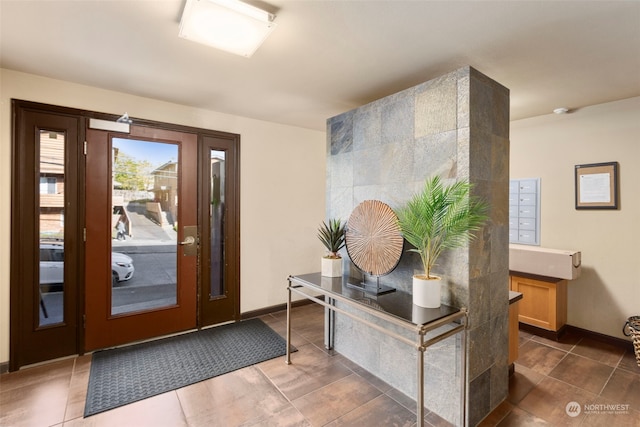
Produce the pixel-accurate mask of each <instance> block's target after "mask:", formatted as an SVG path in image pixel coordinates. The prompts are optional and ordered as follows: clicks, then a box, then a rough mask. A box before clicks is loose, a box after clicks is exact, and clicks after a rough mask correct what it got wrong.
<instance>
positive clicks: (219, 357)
mask: <svg viewBox="0 0 640 427" xmlns="http://www.w3.org/2000/svg"><path fill="white" fill-rule="evenodd" d="M286 347H287V344H286V340H285V339H284V338H282V337H281V336H280V335H278V334H277V333H276V332H274V331H273V329H271V328H270V327H269V326H267V325H266V324H265V323H264V322H263V321H262V320H260V319H249V320H245V321H242V322H236V323H231V324H228V325H223V326H217V327H213V328H209V329H204V330H200V331H196V332H190V333H187V334H184V335H178V336H173V337H170V338H164V339H160V340H157V341H150V342H145V343H141V344H136V345H131V346H128V347H120V348H114V349H109V350H103V351H98V352H96V353H94V354H93V356H92V359H91V373H90V375H89V388H88V391H87V400H86V403H85V407H84V416H85V417H88V416H90V415H95V414H98V413H100V412H103V411H107V410H109V409H113V408H117V407H118V406H123V405H127V404H129V403H133V402H136V401H138V400H142V399H146V398H148V397H151V396H155V395H158V394H161V393H165V392H167V391H171V390H175V389H178V388H180V387H185V386H187V385H190V384H194V383H197V382H199V381H204V380H206V379H209V378H213V377H215V376H218V375H222V374H226V373H228V372H232V371H235V370H237V369H241V368H244V367H247V366H250V365H253V364H256V363H260V362H263V361H265V360H269V359H273V358H275V357H278V356H283V355H284V354H285V352H286ZM292 351H295V348H294V349H292Z"/></svg>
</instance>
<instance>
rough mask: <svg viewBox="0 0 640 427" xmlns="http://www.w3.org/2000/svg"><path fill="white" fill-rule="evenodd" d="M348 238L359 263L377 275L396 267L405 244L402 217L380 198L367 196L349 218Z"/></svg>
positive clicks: (387, 272)
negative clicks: (371, 198)
mask: <svg viewBox="0 0 640 427" xmlns="http://www.w3.org/2000/svg"><path fill="white" fill-rule="evenodd" d="M345 242H346V247H347V253H348V254H349V257H350V258H351V261H352V262H353V263H354V264H355V266H356V267H357V268H358V269H360V270H361V271H362V272H363V273H365V274H369V275H371V276H376V277H379V276H384V275H386V274H389V273H391V272H392V271H393V270H394V269H395V268H396V266H397V265H398V262H400V257H401V255H402V248H403V246H404V238H403V237H402V233H401V231H400V226H399V225H398V217H397V216H396V214H395V212H394V211H393V210H392V209H391V208H390V207H389V206H388V205H387V204H385V203H383V202H381V201H379V200H365V201H364V202H362V203H360V204H359V205H358V206H356V208H355V209H354V210H353V212H352V213H351V216H350V217H349V221H348V222H347V230H346V233H345Z"/></svg>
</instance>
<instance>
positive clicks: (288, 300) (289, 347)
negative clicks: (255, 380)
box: [285, 280, 291, 365]
mask: <svg viewBox="0 0 640 427" xmlns="http://www.w3.org/2000/svg"><path fill="white" fill-rule="evenodd" d="M287 294H288V298H287V354H286V359H285V363H286V364H287V365H291V280H289V286H288V287H287Z"/></svg>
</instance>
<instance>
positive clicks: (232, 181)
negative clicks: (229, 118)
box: [198, 133, 241, 327]
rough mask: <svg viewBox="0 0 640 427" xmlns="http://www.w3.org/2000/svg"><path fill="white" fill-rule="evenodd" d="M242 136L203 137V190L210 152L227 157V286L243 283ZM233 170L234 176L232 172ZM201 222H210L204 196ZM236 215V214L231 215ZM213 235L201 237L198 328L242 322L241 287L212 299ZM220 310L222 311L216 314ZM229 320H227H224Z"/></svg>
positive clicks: (209, 169)
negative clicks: (230, 321) (221, 323)
mask: <svg viewBox="0 0 640 427" xmlns="http://www.w3.org/2000/svg"><path fill="white" fill-rule="evenodd" d="M239 138H240V137H239V135H221V134H215V133H207V134H202V135H200V141H199V143H200V146H199V151H200V155H199V162H200V166H199V173H198V175H199V177H198V179H199V181H200V185H199V187H200V189H201V191H209V175H210V171H211V158H210V150H211V149H216V150H224V151H225V152H226V153H227V156H228V158H227V159H225V165H228V166H229V167H227V170H226V175H225V176H226V179H225V212H226V214H225V218H226V221H225V224H224V231H223V234H224V236H225V241H224V260H225V264H226V268H225V269H224V283H237V284H239V283H240V216H239V213H240V144H239V142H240V140H239ZM229 171H231V172H232V173H229ZM198 203H199V207H198V211H199V213H198V215H199V218H198V222H199V223H200V224H205V223H206V222H208V221H209V196H208V195H205V194H201V195H200V196H199V197H198ZM229 212H234V213H236V215H229ZM210 237H211V233H208V234H206V235H205V234H204V233H203V235H201V236H200V255H201V256H200V261H201V267H200V268H201V274H200V281H201V285H200V286H199V287H198V291H199V294H198V306H199V307H198V314H199V316H200V317H199V318H198V325H199V327H203V326H210V325H215V324H217V323H220V322H222V321H228V319H229V318H233V320H235V321H239V320H240V319H241V313H240V286H239V285H238V286H234V287H226V289H225V294H224V295H220V296H218V297H215V298H209V293H208V292H206V291H207V290H208V289H209V284H210V278H211V276H210V273H211V269H207V268H206V266H207V265H208V264H209V262H208V260H209V259H210V255H211V250H210V248H211V244H210V240H211V239H210ZM215 309H220V311H219V312H217V313H215V312H213V311H214V310H215ZM224 319H227V320H224Z"/></svg>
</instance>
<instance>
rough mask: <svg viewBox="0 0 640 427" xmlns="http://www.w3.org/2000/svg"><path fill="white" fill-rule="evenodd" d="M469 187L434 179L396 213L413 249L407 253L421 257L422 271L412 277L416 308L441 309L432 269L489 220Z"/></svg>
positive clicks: (439, 287)
mask: <svg viewBox="0 0 640 427" xmlns="http://www.w3.org/2000/svg"><path fill="white" fill-rule="evenodd" d="M471 188H472V185H471V184H470V183H469V182H468V181H466V180H462V181H456V182H454V183H453V184H451V185H444V184H443V183H442V181H441V179H440V177H439V176H433V177H432V178H429V179H427V180H426V182H425V186H424V188H423V190H422V191H421V192H419V193H416V194H414V195H413V197H412V198H411V199H410V200H409V201H408V202H407V204H406V205H405V206H403V207H401V208H400V209H399V210H398V212H397V214H398V222H399V224H400V229H401V230H402V234H403V235H404V238H405V239H406V240H407V241H408V242H409V243H410V244H411V245H413V246H414V248H413V249H409V251H411V252H416V253H418V254H419V255H420V260H421V261H422V267H423V271H424V273H422V274H415V275H414V276H413V303H414V304H415V305H418V306H420V307H429V308H437V307H440V294H441V278H440V277H438V276H434V275H433V274H432V268H433V266H434V265H435V263H436V261H437V259H438V257H439V256H440V255H441V254H442V252H443V251H444V250H446V249H454V248H458V247H462V246H464V245H466V244H467V242H468V241H469V240H470V239H473V238H474V237H475V236H474V232H475V231H477V230H478V229H480V227H482V225H483V224H484V222H485V221H486V220H487V219H488V216H487V215H486V212H487V210H488V206H487V204H486V203H484V202H483V201H481V200H479V199H477V198H474V197H471V196H470V191H471Z"/></svg>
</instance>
